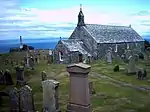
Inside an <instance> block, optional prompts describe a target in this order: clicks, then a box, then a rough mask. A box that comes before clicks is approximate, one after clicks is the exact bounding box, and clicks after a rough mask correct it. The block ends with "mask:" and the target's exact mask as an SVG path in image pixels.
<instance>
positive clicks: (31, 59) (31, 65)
mask: <svg viewBox="0 0 150 112" xmlns="http://www.w3.org/2000/svg"><path fill="white" fill-rule="evenodd" d="M29 65H30V67H31V68H32V70H34V59H33V57H30V59H29Z"/></svg>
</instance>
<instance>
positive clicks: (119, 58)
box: [114, 53, 121, 64]
mask: <svg viewBox="0 0 150 112" xmlns="http://www.w3.org/2000/svg"><path fill="white" fill-rule="evenodd" d="M114 61H115V63H117V64H119V63H120V62H121V57H120V56H119V55H118V54H117V53H114Z"/></svg>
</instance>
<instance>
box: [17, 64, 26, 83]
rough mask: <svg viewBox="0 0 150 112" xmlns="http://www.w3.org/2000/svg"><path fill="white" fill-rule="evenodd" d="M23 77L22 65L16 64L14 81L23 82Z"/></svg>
mask: <svg viewBox="0 0 150 112" xmlns="http://www.w3.org/2000/svg"><path fill="white" fill-rule="evenodd" d="M25 82H26V81H25V79H24V67H23V66H17V67H16V83H17V84H21V85H22V84H25Z"/></svg>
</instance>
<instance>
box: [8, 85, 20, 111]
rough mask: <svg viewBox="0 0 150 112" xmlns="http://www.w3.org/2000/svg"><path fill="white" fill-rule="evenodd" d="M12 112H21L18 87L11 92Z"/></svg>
mask: <svg viewBox="0 0 150 112" xmlns="http://www.w3.org/2000/svg"><path fill="white" fill-rule="evenodd" d="M9 96H10V108H11V112H19V94H18V89H17V88H16V87H12V88H11V89H10V90H9Z"/></svg>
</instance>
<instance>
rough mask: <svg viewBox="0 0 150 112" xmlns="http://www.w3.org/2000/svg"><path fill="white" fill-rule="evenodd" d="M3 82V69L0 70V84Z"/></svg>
mask: <svg viewBox="0 0 150 112" xmlns="http://www.w3.org/2000/svg"><path fill="white" fill-rule="evenodd" d="M5 83H6V81H5V76H4V73H3V71H2V70H1V71H0V84H1V85H3V84H5Z"/></svg>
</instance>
